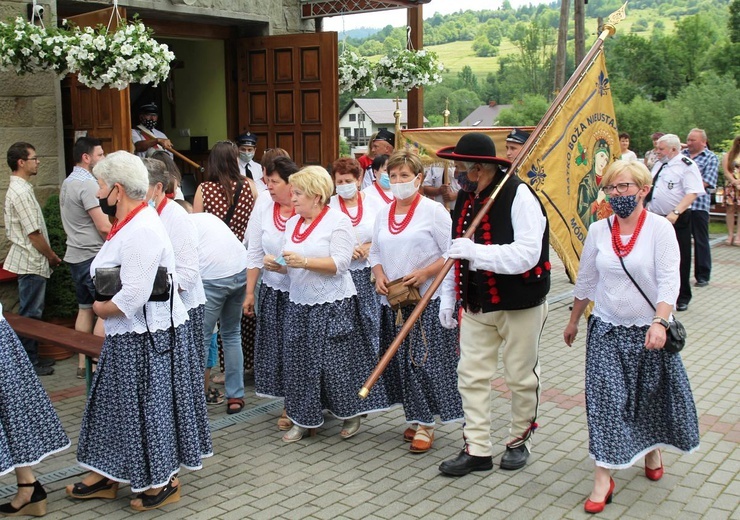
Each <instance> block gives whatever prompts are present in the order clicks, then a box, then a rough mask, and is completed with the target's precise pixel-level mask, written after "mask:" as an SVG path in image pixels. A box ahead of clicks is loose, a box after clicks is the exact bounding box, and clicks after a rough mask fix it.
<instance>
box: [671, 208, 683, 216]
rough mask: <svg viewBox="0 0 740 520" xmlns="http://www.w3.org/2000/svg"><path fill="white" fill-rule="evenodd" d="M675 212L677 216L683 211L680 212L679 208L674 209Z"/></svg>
mask: <svg viewBox="0 0 740 520" xmlns="http://www.w3.org/2000/svg"><path fill="white" fill-rule="evenodd" d="M673 214H674V215H677V216H680V215H681V212H680V211H678V210H677V209H674V210H673Z"/></svg>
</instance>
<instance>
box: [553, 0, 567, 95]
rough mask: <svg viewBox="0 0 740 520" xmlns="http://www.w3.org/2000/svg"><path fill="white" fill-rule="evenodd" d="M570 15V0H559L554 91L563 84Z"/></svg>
mask: <svg viewBox="0 0 740 520" xmlns="http://www.w3.org/2000/svg"><path fill="white" fill-rule="evenodd" d="M569 16H570V0H561V3H560V24H559V25H558V52H557V55H556V57H555V88H554V90H555V92H559V91H560V89H561V88H563V85H565V79H566V78H565V64H566V62H567V61H568V52H567V49H568V17H569Z"/></svg>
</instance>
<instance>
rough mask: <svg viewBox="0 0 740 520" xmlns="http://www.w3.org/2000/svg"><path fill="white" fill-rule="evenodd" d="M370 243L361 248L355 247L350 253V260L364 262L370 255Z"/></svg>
mask: <svg viewBox="0 0 740 520" xmlns="http://www.w3.org/2000/svg"><path fill="white" fill-rule="evenodd" d="M370 245H371V242H366V243H364V244H362V245H361V246H357V247H355V249H354V251H352V260H365V259H366V258H367V257H368V255H369V254H370Z"/></svg>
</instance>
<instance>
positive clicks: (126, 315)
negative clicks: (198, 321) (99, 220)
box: [90, 207, 188, 336]
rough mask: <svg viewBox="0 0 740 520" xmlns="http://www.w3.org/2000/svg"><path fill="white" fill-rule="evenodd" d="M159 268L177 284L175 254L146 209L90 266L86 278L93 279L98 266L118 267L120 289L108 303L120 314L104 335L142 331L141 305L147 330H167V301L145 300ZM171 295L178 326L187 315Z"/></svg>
mask: <svg viewBox="0 0 740 520" xmlns="http://www.w3.org/2000/svg"><path fill="white" fill-rule="evenodd" d="M160 265H161V266H164V267H166V268H167V272H168V273H170V274H172V276H173V278H174V283H175V284H177V275H176V274H175V254H174V252H173V250H172V244H171V243H170V239H169V237H168V236H167V231H166V230H165V228H164V224H162V221H161V220H160V218H159V216H158V215H157V212H156V211H154V210H153V209H152V208H149V207H147V208H144V209H143V210H141V211H140V212H139V213H138V214H137V215H136V216H135V217H134V218H133V219H131V220H130V221H129V222H128V224H126V225H125V226H123V227H122V228H121V230H120V231H119V232H118V233H116V235H115V236H114V237H113V238H112V239H110V240H106V241H105V243H104V244H103V247H102V248H100V251H99V252H98V255H97V256H96V257H95V259H94V260H93V262H92V264H91V265H90V276H95V269H97V268H98V267H117V266H120V267H121V285H122V289H121V290H120V291H118V293H116V295H115V296H113V300H112V301H113V303H115V304H116V306H117V307H118V308H119V309H120V310H121V311H122V312H123V315H119V316H114V317H111V318H107V319H106V320H105V334H106V335H107V336H114V335H116V334H125V333H128V332H136V333H139V334H142V333H144V332H146V329H147V328H146V323H145V322H144V310H143V309H144V305H146V314H147V320H148V324H149V330H150V331H152V332H153V331H155V330H165V329H169V328H170V302H169V301H166V302H149V301H148V300H149V296H150V295H151V293H152V287H153V286H154V277H155V275H156V274H157V268H158V267H159V266H160ZM174 293H175V294H174V296H173V302H172V305H173V310H172V317H173V319H174V323H175V326H178V325H182V324H183V323H185V321H186V320H187V318H188V315H187V310H186V309H185V306H184V305H183V303H182V300H180V296H179V295H178V294H177V291H175V292H174Z"/></svg>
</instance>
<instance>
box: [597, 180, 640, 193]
mask: <svg viewBox="0 0 740 520" xmlns="http://www.w3.org/2000/svg"><path fill="white" fill-rule="evenodd" d="M630 186H637V184H636V183H634V182H620V183H619V184H609V185H607V186H602V187H601V191H603V192H604V193H612V192H613V191H614V190H617V193H619V194H620V195H621V194H622V193H625V192H626V191H627V190H628V189H630Z"/></svg>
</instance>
